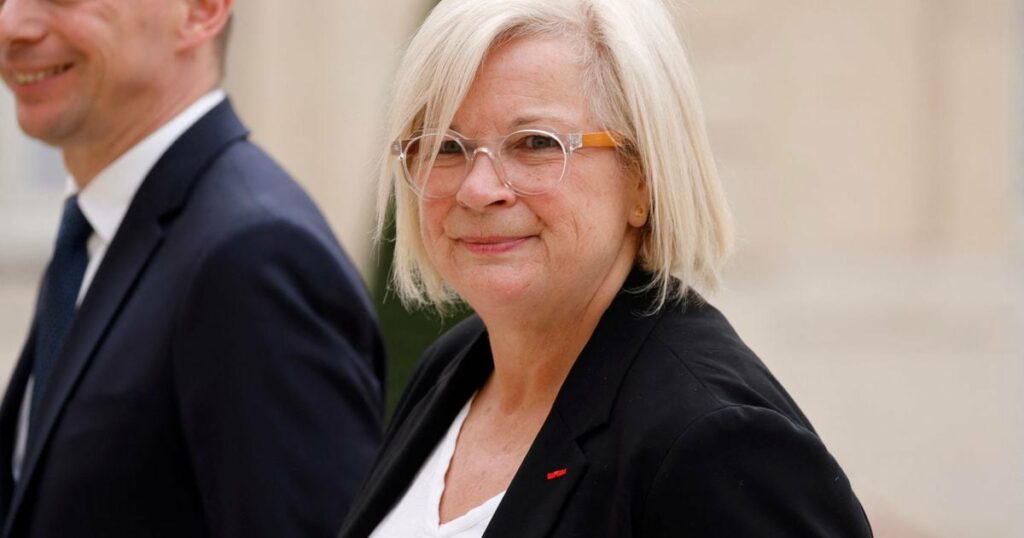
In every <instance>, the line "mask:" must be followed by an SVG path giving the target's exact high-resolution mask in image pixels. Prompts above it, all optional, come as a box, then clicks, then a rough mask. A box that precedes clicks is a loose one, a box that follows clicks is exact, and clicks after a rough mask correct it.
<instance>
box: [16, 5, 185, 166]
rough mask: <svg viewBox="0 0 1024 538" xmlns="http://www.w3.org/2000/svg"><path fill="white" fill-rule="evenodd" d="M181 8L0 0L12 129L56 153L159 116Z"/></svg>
mask: <svg viewBox="0 0 1024 538" xmlns="http://www.w3.org/2000/svg"><path fill="white" fill-rule="evenodd" d="M176 10H180V3H179V2H172V1H168V0H0V77H2V78H3V81H4V83H5V84H6V85H7V86H8V87H9V88H10V89H11V91H12V92H13V93H14V97H15V101H16V104H17V113H18V123H19V124H20V125H21V127H22V129H23V130H24V131H25V132H26V133H27V134H28V135H29V136H32V137H34V138H37V139H40V140H42V141H44V142H47V143H49V144H52V145H55V146H58V147H67V146H69V145H73V144H76V143H82V142H88V141H90V140H92V141H95V140H102V139H104V137H107V136H109V135H110V133H116V132H118V131H120V130H123V128H124V125H125V124H126V123H130V122H133V121H134V122H138V121H145V117H146V114H147V113H148V114H154V113H158V111H155V110H153V109H154V108H158V107H159V103H160V102H161V97H160V96H161V92H167V91H170V90H169V89H168V85H167V84H166V83H165V82H166V81H167V80H168V76H169V73H168V71H170V70H171V68H172V67H173V63H172V61H171V60H172V59H173V58H174V41H173V40H174V37H175V26H174V24H175V20H176V17H177V16H178V15H180V14H179V13H178V12H177V11H176Z"/></svg>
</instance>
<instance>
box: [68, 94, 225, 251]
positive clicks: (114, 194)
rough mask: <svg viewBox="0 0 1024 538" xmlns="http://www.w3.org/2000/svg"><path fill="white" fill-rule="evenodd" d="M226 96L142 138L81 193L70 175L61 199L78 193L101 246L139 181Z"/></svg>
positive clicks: (202, 102)
mask: <svg viewBox="0 0 1024 538" xmlns="http://www.w3.org/2000/svg"><path fill="white" fill-rule="evenodd" d="M225 97H226V94H225V93H224V90H222V89H219V88H218V89H216V90H213V91H211V92H210V93H207V94H206V95H204V96H202V97H200V98H199V99H198V100H197V101H196V102H195V103H192V105H190V106H189V107H188V108H186V109H185V110H184V111H182V112H181V113H180V114H178V115H177V116H175V117H174V118H172V119H171V121H169V122H167V123H165V124H164V125H163V126H162V127H160V128H159V129H157V130H156V131H154V132H153V133H152V134H150V135H149V136H147V137H146V138H144V139H143V140H142V141H141V142H139V143H138V144H136V145H135V146H133V147H132V148H131V149H129V150H128V151H127V152H125V153H124V154H122V155H121V156H120V157H118V158H117V159H116V160H115V161H114V162H112V163H110V164H109V165H108V166H107V167H106V168H104V169H103V170H102V171H101V172H100V173H99V174H98V175H97V176H96V177H95V178H93V180H92V181H90V182H89V184H88V185H86V187H85V188H84V189H82V191H81V192H78V184H77V183H75V180H74V178H73V177H71V176H70V175H69V176H68V178H67V182H66V186H65V189H64V190H65V196H66V197H67V196H73V195H74V194H76V193H78V206H79V208H81V210H82V213H83V214H84V215H85V218H86V219H87V220H88V221H89V224H90V225H91V226H92V229H93V232H95V233H96V235H98V236H99V237H100V238H101V239H102V240H103V242H104V243H110V241H111V240H112V239H113V238H114V234H116V233H117V229H118V228H119V227H120V226H121V221H122V220H123V219H124V216H125V213H127V212H128V206H129V205H130V204H131V202H132V198H134V197H135V192H136V191H138V190H139V187H140V186H141V185H142V182H143V180H145V179H146V176H147V175H148V174H149V171H150V170H151V169H152V168H153V166H154V165H156V162H157V161H158V160H159V159H160V157H161V156H162V155H163V154H164V153H165V152H166V151H167V149H168V148H170V147H171V144H174V142H175V141H176V140H177V139H178V138H179V137H181V135H182V134H184V133H185V131H187V130H188V129H189V127H192V125H194V124H195V123H196V122H197V121H199V119H200V118H202V117H203V116H205V115H206V113H207V112H209V111H210V110H211V109H213V107H215V106H217V105H218V104H219V103H220V102H221V101H223V100H224V98H225Z"/></svg>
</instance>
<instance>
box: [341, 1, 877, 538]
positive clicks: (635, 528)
mask: <svg viewBox="0 0 1024 538" xmlns="http://www.w3.org/2000/svg"><path fill="white" fill-rule="evenodd" d="M670 21H671V19H670V17H669V13H668V11H667V9H666V7H665V6H664V5H663V4H662V2H661V1H659V0H628V1H626V0H559V1H557V2H552V1H550V0H443V1H442V2H441V3H440V4H439V5H438V6H437V8H436V9H435V10H434V11H433V12H432V13H431V14H430V16H429V18H428V19H427V21H426V22H425V23H424V25H423V27H422V28H421V29H420V31H419V32H418V33H417V35H416V36H415V38H414V39H413V40H412V42H411V44H410V46H409V49H408V52H407V54H406V56H405V59H404V62H403V64H402V67H401V68H400V70H399V75H398V84H397V91H396V96H395V100H394V103H393V108H392V121H391V124H390V131H389V133H390V135H392V136H393V139H394V140H395V142H394V144H393V145H392V148H391V154H390V155H389V158H388V160H387V164H386V166H385V168H384V172H383V178H384V186H383V190H382V196H381V208H382V209H383V208H384V207H386V205H387V204H388V203H389V202H390V201H391V199H392V197H393V200H394V202H395V204H396V228H397V243H396V249H395V251H396V254H395V273H394V284H395V287H396V289H397V292H398V293H399V295H400V296H401V297H402V298H403V299H404V300H405V301H406V302H407V304H411V305H416V306H423V305H431V306H435V307H438V308H441V309H443V308H444V307H446V306H448V305H450V304H451V303H452V302H454V301H457V300H462V301H465V302H466V303H468V304H469V305H470V306H472V307H473V309H474V310H475V311H476V315H475V316H473V317H472V318H471V319H469V320H467V321H466V322H464V323H462V324H460V325H459V326H457V327H456V328H455V329H453V330H452V331H450V332H449V333H448V334H446V335H444V336H443V337H442V338H441V339H440V340H439V341H438V342H437V343H436V344H435V345H434V346H433V347H432V348H431V349H430V350H428V351H427V352H426V353H425V355H424V356H423V358H422V359H421V362H420V364H419V366H418V369H417V371H416V373H415V374H414V375H413V377H412V380H411V381H410V383H409V386H408V388H407V389H406V391H405V393H404V395H403V397H402V399H401V402H400V403H399V405H398V408H397V411H396V413H395V415H394V418H393V421H392V423H391V426H390V428H389V430H388V432H387V434H386V438H385V441H384V445H383V448H382V451H381V453H380V455H379V457H378V459H377V461H376V463H375V465H374V467H373V469H372V472H371V475H370V477H369V479H368V481H367V482H366V485H365V488H364V491H363V492H362V495H361V498H360V499H359V500H357V501H356V503H355V505H354V506H353V508H352V511H351V513H350V516H349V519H348V521H347V522H346V524H345V526H344V528H343V529H342V533H341V534H342V536H351V537H365V536H374V537H384V536H389V537H390V536H401V537H406V536H460V537H463V536H467V537H468V536H488V537H497V536H517V537H522V536H525V537H537V536H586V537H595V536H730V537H731V536H869V535H870V529H869V526H868V523H867V520H866V518H865V516H864V513H863V510H862V509H861V507H860V504H859V503H858V501H857V499H856V497H855V496H854V494H853V492H852V491H851V489H850V484H849V482H848V481H847V479H846V477H845V476H844V475H843V472H842V471H841V470H840V468H839V466H838V465H837V464H836V462H835V461H834V460H833V458H832V457H831V456H830V455H829V453H828V452H827V451H826V449H825V447H824V446H823V445H822V443H821V441H820V440H819V438H818V437H817V435H816V434H815V433H814V430H813V428H812V427H811V425H810V424H809V423H808V421H807V419H806V418H805V417H804V415H803V414H802V413H801V411H800V410H799V409H798V408H797V406H796V404H795V403H793V401H792V400H791V399H790V397H789V396H788V395H787V394H786V392H785V390H783V388H782V387H781V386H780V385H779V384H778V383H777V382H776V381H775V379H774V378H773V377H772V376H771V374H770V373H769V372H768V371H767V370H766V369H765V367H764V365H763V364H762V363H761V362H760V360H758V358H757V357H756V356H755V355H754V354H753V353H752V352H751V351H750V350H749V349H748V348H747V347H746V346H744V344H743V343H742V342H741V341H740V339H739V338H738V337H737V336H736V334H735V333H734V332H733V330H732V328H731V327H730V326H729V324H728V322H726V320H725V319H724V318H723V317H722V316H721V314H719V313H718V311H716V310H715V309H714V308H712V307H711V306H709V305H707V304H706V303H704V302H703V301H702V299H701V298H700V297H699V296H698V295H697V293H696V291H695V290H697V289H706V290H708V289H713V288H714V287H715V285H716V284H717V281H718V273H717V271H718V266H719V263H720V260H721V259H722V258H723V256H724V255H725V253H726V251H727V249H728V243H729V236H730V230H729V218H728V212H727V210H726V205H725V202H724V200H723V198H722V192H721V187H720V185H719V182H718V179H717V178H716V175H715V169H714V165H713V162H712V159H711V155H710V152H709V149H708V144H707V137H706V135H705V132H704V129H703V127H702V123H703V122H702V118H701V113H700V107H699V104H698V102H697V99H696V96H695V90H694V87H693V81H692V77H691V73H690V68H689V66H688V65H687V63H686V59H685V55H684V51H683V47H682V45H681V43H680V40H679V38H678V36H677V35H676V33H675V31H674V29H673V27H672V24H671V22H670ZM381 226H383V223H381Z"/></svg>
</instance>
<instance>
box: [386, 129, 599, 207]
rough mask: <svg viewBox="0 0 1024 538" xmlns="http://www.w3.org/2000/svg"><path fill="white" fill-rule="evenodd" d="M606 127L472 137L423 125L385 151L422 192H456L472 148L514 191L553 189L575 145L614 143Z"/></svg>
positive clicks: (466, 172) (468, 165)
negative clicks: (488, 161)
mask: <svg viewBox="0 0 1024 538" xmlns="http://www.w3.org/2000/svg"><path fill="white" fill-rule="evenodd" d="M618 145H619V144H618V142H616V141H615V139H614V138H613V136H612V133H611V132H610V131H600V132H593V133H571V134H558V133H553V132H550V131H546V130H543V129H523V130H521V131H516V132H514V133H510V134H508V135H505V136H503V137H501V138H489V139H473V138H465V137H463V136H462V135H461V134H459V133H457V132H455V131H452V130H448V131H424V132H421V133H419V134H417V135H416V136H414V137H412V138H409V139H407V140H397V141H395V142H394V143H393V144H392V145H391V153H392V154H394V155H397V156H398V160H399V161H400V162H401V163H402V172H403V175H404V176H405V180H406V181H407V182H408V183H409V185H410V186H411V187H412V189H413V190H414V191H415V192H416V194H418V195H419V196H421V197H423V198H430V199H437V198H447V197H449V196H452V195H454V194H455V193H456V192H458V190H459V188H460V187H461V186H462V182H463V181H464V180H465V179H466V176H468V175H469V171H470V170H471V169H472V168H473V162H474V161H475V160H476V156H477V154H478V153H484V154H486V155H487V156H488V157H490V158H491V162H492V163H493V164H494V169H495V171H496V172H497V174H498V179H500V180H501V182H502V184H503V185H505V186H506V187H508V188H509V189H511V190H512V191H513V192H515V193H516V194H518V195H520V196H530V195H535V194H543V193H545V192H548V191H550V190H551V189H553V188H554V187H555V186H556V185H558V183H559V182H560V181H562V178H563V177H565V173H566V171H567V170H568V169H569V156H570V155H572V153H573V152H574V151H576V150H577V149H580V148H614V147H618Z"/></svg>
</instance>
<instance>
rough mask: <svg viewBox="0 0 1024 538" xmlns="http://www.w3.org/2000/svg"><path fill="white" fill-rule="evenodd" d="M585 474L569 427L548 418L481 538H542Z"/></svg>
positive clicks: (556, 417)
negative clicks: (524, 537) (530, 537)
mask: <svg viewBox="0 0 1024 538" xmlns="http://www.w3.org/2000/svg"><path fill="white" fill-rule="evenodd" d="M586 472H587V458H586V456H585V455H584V454H583V451H582V450H580V447H579V445H578V444H577V443H576V439H575V438H574V436H573V434H572V430H571V428H570V427H569V425H568V424H567V423H566V422H565V421H564V420H563V419H562V417H561V416H559V415H558V414H557V413H552V414H550V415H549V416H548V418H547V420H546V421H545V422H544V425H543V426H542V427H541V430H540V432H539V433H538V434H537V438H536V439H535V440H534V442H533V445H531V446H530V451H529V452H528V453H527V455H526V458H525V459H524V460H523V463H522V465H520V466H519V470H518V471H516V475H515V477H514V478H513V479H512V483H511V484H510V485H509V488H508V490H507V491H506V493H505V497H504V498H502V500H501V504H500V505H498V510H497V511H496V512H495V513H494V517H493V518H492V519H491V522H490V524H488V526H487V530H486V531H485V532H484V538H518V537H521V536H538V537H540V536H546V535H547V534H548V532H549V531H550V530H551V526H552V525H553V524H554V523H555V521H557V520H558V514H559V513H561V511H562V505H563V504H565V501H566V500H567V499H568V498H569V495H570V494H571V493H572V491H573V489H575V488H576V485H577V484H578V483H579V481H580V479H581V478H583V475H584V474H586Z"/></svg>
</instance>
